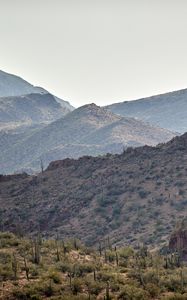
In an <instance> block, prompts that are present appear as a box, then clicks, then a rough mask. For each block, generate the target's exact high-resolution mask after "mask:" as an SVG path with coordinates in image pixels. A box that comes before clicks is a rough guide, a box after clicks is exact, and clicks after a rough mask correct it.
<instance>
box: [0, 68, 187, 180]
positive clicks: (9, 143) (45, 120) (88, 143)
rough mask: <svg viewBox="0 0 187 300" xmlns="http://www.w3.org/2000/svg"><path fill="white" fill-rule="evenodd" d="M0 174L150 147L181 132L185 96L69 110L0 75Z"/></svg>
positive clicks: (186, 117) (186, 126) (186, 119)
mask: <svg viewBox="0 0 187 300" xmlns="http://www.w3.org/2000/svg"><path fill="white" fill-rule="evenodd" d="M0 130H1V131H0V151H1V157H0V169H1V173H6V174H7V173H13V172H20V171H22V170H26V171H28V172H33V171H34V172H37V171H39V170H40V161H41V160H42V161H43V163H44V166H45V167H47V165H48V164H49V163H50V162H51V161H53V160H57V159H63V158H67V157H72V158H78V157H81V156H83V155H93V156H97V155H102V154H106V153H121V152H122V151H123V148H127V147H137V146H142V145H151V146H155V145H157V144H159V143H164V142H167V141H169V140H170V139H171V138H173V137H174V136H175V135H177V134H178V133H183V132H184V131H185V130H187V90H181V91H177V92H172V93H167V94H163V95H158V96H154V97H150V98H146V99H140V100H136V101H129V102H122V103H117V104H113V105H110V106H106V107H105V108H101V107H99V106H96V105H95V104H89V105H85V106H83V107H80V108H78V109H74V108H73V107H72V106H71V104H69V103H68V102H66V101H64V100H61V99H58V98H57V97H55V96H53V95H51V94H50V93H48V92H47V91H46V90H44V89H43V88H40V87H34V86H33V85H31V84H30V83H28V82H26V81H25V80H23V79H22V78H20V77H17V76H14V75H11V74H8V73H5V72H3V71H0Z"/></svg>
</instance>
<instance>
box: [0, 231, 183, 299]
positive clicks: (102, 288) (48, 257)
mask: <svg viewBox="0 0 187 300" xmlns="http://www.w3.org/2000/svg"><path fill="white" fill-rule="evenodd" d="M0 282H1V285H0V299H1V300H24V299H25V300H27V299H37V300H42V299H50V300H88V299H89V300H103V299H105V300H117V299H118V300H151V299H152V300H158V299H161V300H174V299H176V300H185V299H186V297H187V284H186V282H187V268H186V266H183V263H182V261H181V260H179V257H178V256H177V253H176V252H172V253H171V254H167V255H164V254H160V253H159V251H154V252H150V251H149V249H147V247H145V246H143V245H141V246H139V247H138V248H136V249H133V248H132V247H130V246H129V247H128V246H123V247H121V248H118V247H117V248H116V247H115V248H114V247H112V245H111V243H110V240H109V239H107V240H102V241H101V242H100V244H99V245H98V248H97V249H92V248H88V247H85V245H83V244H82V243H80V241H78V240H77V239H71V240H61V239H59V238H58V237H57V238H56V239H55V240H54V239H53V240H44V239H42V237H41V235H38V236H37V238H36V239H35V240H34V239H31V238H30V239H28V238H25V237H19V236H15V235H13V234H11V233H8V232H0Z"/></svg>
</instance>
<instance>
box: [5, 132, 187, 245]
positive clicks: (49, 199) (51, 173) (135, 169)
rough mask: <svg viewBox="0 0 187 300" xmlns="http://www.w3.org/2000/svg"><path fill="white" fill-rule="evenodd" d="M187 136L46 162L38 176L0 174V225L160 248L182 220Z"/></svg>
mask: <svg viewBox="0 0 187 300" xmlns="http://www.w3.org/2000/svg"><path fill="white" fill-rule="evenodd" d="M186 149H187V134H184V135H183V136H180V137H176V138H174V139H173V140H172V141H170V142H168V143H167V144H162V145H159V146H157V147H148V146H144V147H139V148H136V149H132V148H130V149H127V150H126V151H125V152H124V153H122V154H120V155H110V154H108V155H105V156H101V157H89V156H85V157H82V158H80V159H78V160H74V159H65V160H62V161H55V162H52V163H50V165H49V167H48V168H47V169H46V170H45V171H44V172H43V173H40V174H38V175H37V176H29V175H26V174H21V175H9V176H1V177H0V220H1V222H2V224H1V226H2V228H4V229H6V230H11V231H16V230H17V227H20V228H23V230H24V231H25V232H26V233H27V232H30V231H31V234H35V233H36V232H37V230H38V228H40V230H41V232H42V233H43V234H44V236H54V235H56V233H57V232H58V234H59V236H61V237H63V238H64V237H66V238H67V237H72V236H76V237H77V238H80V239H82V240H83V241H84V242H86V243H87V244H89V245H90V244H91V245H93V244H96V243H97V242H98V241H99V239H100V238H101V237H102V238H105V237H106V236H110V240H111V242H112V243H113V244H117V245H118V244H123V243H131V244H135V245H136V244H137V243H139V242H141V241H144V242H145V243H146V244H147V245H152V246H160V245H163V244H165V241H166V239H167V238H168V236H169V234H170V233H171V231H172V230H173V227H174V224H175V223H176V221H177V220H178V219H180V218H182V217H184V216H186V215H187V210H186V206H187V201H186V198H187V192H186V191H187V186H186V185H187V184H186V183H187V160H186V157H187V152H186Z"/></svg>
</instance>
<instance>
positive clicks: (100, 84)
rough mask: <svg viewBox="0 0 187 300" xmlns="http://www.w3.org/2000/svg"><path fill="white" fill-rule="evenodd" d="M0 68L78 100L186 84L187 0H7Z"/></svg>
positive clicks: (1, 14)
mask: <svg viewBox="0 0 187 300" xmlns="http://www.w3.org/2000/svg"><path fill="white" fill-rule="evenodd" d="M0 69H2V70H4V71H7V72H10V73H14V74H17V75H19V76H21V77H23V78H24V79H26V80H28V81H29V82H31V83H33V84H35V85H40V86H42V87H44V88H46V89H48V90H49V91H50V92H52V93H54V94H55V95H57V96H59V97H61V98H63V99H65V100H68V101H70V102H71V103H72V104H73V105H75V106H79V105H82V104H85V103H89V102H95V103H97V104H99V105H105V104H108V103H112V102H118V101H124V100H131V99H135V98H140V97H144V96H149V95H153V94H158V93H161V92H166V91H172V90H177V89H181V88H186V87H187V0H0Z"/></svg>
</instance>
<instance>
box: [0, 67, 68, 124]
mask: <svg viewBox="0 0 187 300" xmlns="http://www.w3.org/2000/svg"><path fill="white" fill-rule="evenodd" d="M73 109H74V108H73V107H72V106H71V105H70V104H69V103H68V102H67V101H64V100H62V99H59V98H57V97H55V96H53V95H51V94H49V92H47V91H46V90H45V89H43V88H41V87H35V86H33V85H31V84H30V83H28V82H27V81H25V80H23V79H22V78H20V77H18V76H15V75H12V74H8V73H6V72H3V71H0V122H1V125H0V126H1V127H3V123H7V122H8V123H10V124H4V127H7V126H8V127H9V128H11V126H12V127H13V125H14V122H15V123H16V124H15V125H19V124H18V123H19V122H21V123H27V122H28V123H29V124H30V123H32V122H34V123H37V122H38V123H40V122H44V123H45V122H49V121H54V120H56V119H57V118H60V117H62V116H63V115H65V114H67V113H68V112H70V111H72V110H73ZM53 110H54V111H53ZM57 110H59V112H57ZM40 113H41V117H39V114H40ZM35 114H36V116H35Z"/></svg>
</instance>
